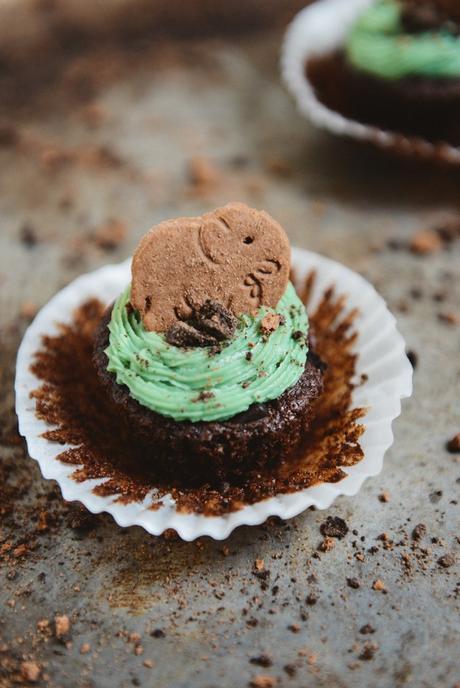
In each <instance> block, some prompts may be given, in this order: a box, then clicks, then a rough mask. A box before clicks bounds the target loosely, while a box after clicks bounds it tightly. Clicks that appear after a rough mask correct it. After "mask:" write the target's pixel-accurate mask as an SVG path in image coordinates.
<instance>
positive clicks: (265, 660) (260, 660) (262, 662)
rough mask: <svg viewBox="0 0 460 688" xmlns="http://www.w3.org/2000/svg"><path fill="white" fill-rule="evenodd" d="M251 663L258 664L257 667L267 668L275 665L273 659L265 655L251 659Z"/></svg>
mask: <svg viewBox="0 0 460 688" xmlns="http://www.w3.org/2000/svg"><path fill="white" fill-rule="evenodd" d="M249 661H250V662H251V664H257V666H261V667H265V668H267V667H270V666H272V664H273V660H272V658H271V657H270V656H269V655H266V654H264V653H262V654H261V655H258V656H257V657H251V659H250V660H249Z"/></svg>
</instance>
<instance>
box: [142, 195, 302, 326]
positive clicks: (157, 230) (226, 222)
mask: <svg viewBox="0 0 460 688" xmlns="http://www.w3.org/2000/svg"><path fill="white" fill-rule="evenodd" d="M289 270H290V247H289V241H288V238H287V236H286V234H285V232H284V230H283V228H282V227H281V225H279V224H278V223H277V222H276V221H275V220H274V219H273V218H271V217H270V215H268V214H267V213H266V212H263V211H258V210H254V209H252V208H249V207H248V206H247V205H245V204H244V203H229V204H227V205H225V206H224V207H223V208H218V209H217V210H214V211H212V212H211V213H207V214H206V215H203V216H201V217H195V218H189V217H184V218H178V219H175V220H167V221H166V222H161V223H160V224H159V225H157V226H156V227H153V228H152V229H151V230H150V232H149V233H148V234H147V235H146V236H145V237H144V239H143V240H142V241H141V243H140V244H139V247H138V249H137V251H136V253H135V254H134V257H133V263H132V286H131V303H132V305H133V307H134V308H136V309H137V310H138V311H139V312H140V314H141V316H142V320H143V323H144V326H145V328H146V329H147V330H155V331H157V332H164V331H166V330H167V329H168V328H169V327H170V326H171V325H173V324H174V323H175V322H177V321H178V320H183V319H186V318H187V317H188V316H189V315H190V313H191V312H192V310H193V309H194V308H197V307H199V306H201V305H202V304H203V303H204V302H205V301H206V300H207V299H213V300H215V301H218V302H219V303H221V304H222V305H223V306H225V307H226V308H228V310H230V311H231V312H232V313H234V314H235V315H239V314H240V313H251V314H254V313H255V311H256V310H257V309H258V308H260V306H262V305H265V306H271V307H275V306H276V304H277V303H278V301H279V299H280V298H281V296H282V295H283V293H284V291H285V289H286V286H287V283H288V280H289Z"/></svg>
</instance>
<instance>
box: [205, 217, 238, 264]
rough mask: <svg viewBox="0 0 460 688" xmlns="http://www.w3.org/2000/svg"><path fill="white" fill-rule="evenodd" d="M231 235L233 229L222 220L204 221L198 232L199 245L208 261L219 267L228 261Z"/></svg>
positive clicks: (207, 219) (218, 218) (208, 219)
mask: <svg viewBox="0 0 460 688" xmlns="http://www.w3.org/2000/svg"><path fill="white" fill-rule="evenodd" d="M230 235H231V229H230V227H229V225H228V224H227V223H226V222H225V220H223V219H222V218H220V217H213V218H206V219H204V221H203V223H202V224H201V226H200V228H199V230H198V243H199V246H200V249H201V252H202V254H203V256H204V257H205V258H206V260H207V261H209V262H211V263H215V264H216V265H219V264H220V263H223V262H224V261H225V260H228V256H229V245H228V240H229V238H230ZM230 255H231V254H230Z"/></svg>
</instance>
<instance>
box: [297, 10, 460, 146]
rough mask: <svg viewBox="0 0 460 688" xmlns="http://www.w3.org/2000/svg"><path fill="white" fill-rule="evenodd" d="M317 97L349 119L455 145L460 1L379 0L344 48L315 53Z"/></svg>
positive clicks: (459, 122)
mask: <svg viewBox="0 0 460 688" xmlns="http://www.w3.org/2000/svg"><path fill="white" fill-rule="evenodd" d="M307 76H308V79H309V81H310V82H311V83H312V85H313V87H314V89H315V92H316V95H317V97H318V98H319V100H320V101H321V102H322V103H323V104H324V105H326V106H327V107H328V108H330V109H331V110H334V111H337V112H340V113H341V114H343V115H345V116H346V117H347V118H350V119H352V120H355V121H358V122H361V123H364V124H367V125H373V126H376V127H378V128H379V129H381V130H386V131H394V132H399V133H401V134H404V135H405V136H410V137H418V138H422V139H424V140H427V141H429V142H432V143H440V142H445V143H448V144H451V145H453V146H458V145H460V4H459V3H458V2H453V1H452V0H451V1H449V0H377V2H374V3H373V4H372V5H371V6H370V7H369V8H368V9H367V10H365V11H364V12H363V13H362V14H361V15H360V17H359V18H358V20H357V21H356V22H355V23H354V24H353V26H352V28H351V30H350V32H349V33H348V35H347V38H346V41H345V44H344V46H343V48H342V49H340V50H338V51H336V52H334V53H333V54H327V55H322V56H320V57H317V58H312V59H310V60H309V62H308V64H307Z"/></svg>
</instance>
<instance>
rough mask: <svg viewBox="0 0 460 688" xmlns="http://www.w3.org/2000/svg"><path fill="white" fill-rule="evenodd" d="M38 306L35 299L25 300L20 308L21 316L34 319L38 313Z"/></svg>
mask: <svg viewBox="0 0 460 688" xmlns="http://www.w3.org/2000/svg"><path fill="white" fill-rule="evenodd" d="M37 311H38V306H37V305H36V304H35V303H33V301H23V302H22V304H21V308H20V310H19V313H20V316H21V318H24V320H33V319H34V318H35V316H36V315H37Z"/></svg>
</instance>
